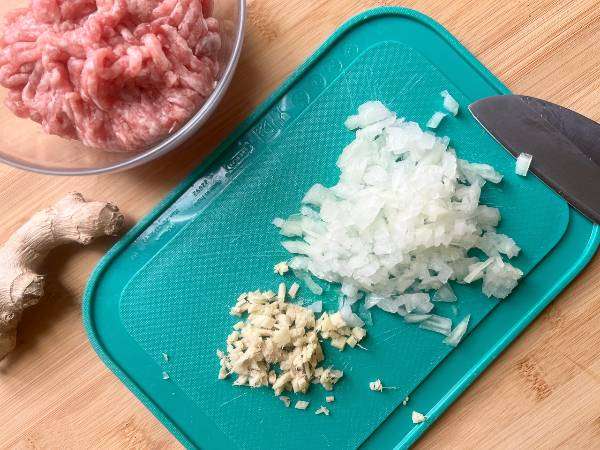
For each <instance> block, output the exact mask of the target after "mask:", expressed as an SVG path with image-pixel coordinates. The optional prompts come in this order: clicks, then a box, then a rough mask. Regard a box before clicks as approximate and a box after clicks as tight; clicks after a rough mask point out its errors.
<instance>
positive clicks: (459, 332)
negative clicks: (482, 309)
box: [444, 314, 471, 347]
mask: <svg viewBox="0 0 600 450" xmlns="http://www.w3.org/2000/svg"><path fill="white" fill-rule="evenodd" d="M469 319H471V315H470V314H469V315H467V316H465V318H464V319H463V320H461V321H460V322H459V323H458V325H456V326H455V327H454V329H453V330H452V331H450V334H449V335H448V336H446V338H445V339H444V344H448V345H451V346H452V347H456V346H457V345H458V343H459V342H460V341H461V339H462V338H463V336H464V335H465V332H466V331H467V327H468V326H469Z"/></svg>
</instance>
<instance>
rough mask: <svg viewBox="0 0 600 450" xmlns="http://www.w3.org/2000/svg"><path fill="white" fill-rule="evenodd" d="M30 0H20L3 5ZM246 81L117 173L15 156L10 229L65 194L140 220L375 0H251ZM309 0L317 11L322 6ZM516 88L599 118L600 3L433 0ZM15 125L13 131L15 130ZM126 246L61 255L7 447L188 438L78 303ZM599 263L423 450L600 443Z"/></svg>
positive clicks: (26, 344)
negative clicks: (133, 381) (107, 362)
mask: <svg viewBox="0 0 600 450" xmlns="http://www.w3.org/2000/svg"><path fill="white" fill-rule="evenodd" d="M23 3H25V1H24V0H23V1H8V2H2V4H1V5H0V13H3V12H5V11H7V10H8V9H11V8H13V7H14V6H17V5H20V4H23ZM248 4H249V17H248V30H247V35H246V42H245V49H244V53H243V56H242V59H241V62H240V65H239V69H238V71H237V75H236V77H235V79H234V81H233V85H232V88H231V90H230V91H229V93H228V94H227V95H226V98H225V100H224V102H223V103H222V105H221V106H220V107H219V110H218V113H217V115H216V116H215V117H214V120H213V121H212V122H211V123H210V124H209V125H208V126H207V127H206V128H205V129H204V130H203V131H202V132H201V133H200V134H199V136H198V139H197V140H195V143H194V144H189V145H188V146H187V147H186V148H181V149H179V150H178V151H175V152H173V153H172V154H170V155H168V156H166V157H164V158H162V159H160V160H159V161H156V162H153V163H151V164H149V165H146V166H144V167H141V168H138V169H135V170H132V171H129V172H126V173H120V174H115V175H103V176H95V177H85V178H77V177H73V178H55V177H47V176H42V175H35V174H31V173H25V172H22V171H19V170H16V169H12V168H8V167H4V166H2V167H0V204H1V205H2V214H1V215H0V240H4V239H5V238H6V237H7V236H8V235H9V234H10V233H11V232H12V231H13V230H14V229H15V228H16V227H17V226H18V225H19V224H20V223H22V222H23V221H24V220H25V219H26V218H27V217H28V216H29V215H30V214H31V213H32V212H34V211H35V210H37V209H39V208H41V207H43V206H46V205H48V204H50V203H52V202H53V201H54V200H56V199H57V198H59V197H60V196H62V195H63V194H64V193H65V192H68V191H71V190H79V191H81V192H83V193H84V194H85V195H86V196H88V197H90V198H96V199H108V200H111V201H114V202H115V203H117V204H118V205H120V206H121V207H122V209H123V210H124V211H125V213H126V214H127V216H128V219H129V221H130V222H131V223H133V222H134V221H136V220H138V219H140V218H141V217H142V216H143V215H144V214H146V213H147V212H148V211H149V210H150V209H151V208H152V206H153V205H154V204H155V203H156V202H157V201H159V200H160V199H161V198H162V197H163V196H164V195H165V194H166V193H167V192H168V191H169V190H170V189H171V188H172V187H174V186H175V185H176V184H177V183H178V182H179V181H180V180H181V179H182V178H183V177H184V176H185V174H186V173H188V172H189V171H190V170H191V169H192V168H193V167H194V166H196V165H197V164H198V163H199V162H200V161H201V160H202V159H203V158H204V157H205V156H206V154H208V153H209V152H210V150H211V149H213V148H214V147H215V146H216V145H217V144H218V143H219V142H220V141H221V140H222V139H223V138H224V137H225V136H226V135H227V134H228V133H229V132H230V131H231V130H232V129H233V128H234V127H235V125H236V124H237V123H238V122H239V121H240V120H241V119H243V118H244V117H245V116H246V115H248V114H249V113H250V112H251V111H252V109H253V108H254V107H255V106H256V105H258V104H259V103H260V102H261V101H262V100H263V99H264V98H265V97H266V96H267V95H268V94H269V93H270V92H271V91H272V90H273V89H274V88H275V87H276V86H277V85H278V84H279V83H280V82H281V81H282V80H283V79H285V77H286V76H287V75H288V74H289V73H291V71H292V70H293V69H294V68H295V67H296V66H297V65H298V64H299V63H301V62H302V61H303V60H304V59H305V58H306V57H307V56H308V55H310V53H312V51H313V50H314V49H315V48H316V47H318V45H319V44H320V43H321V42H322V41H323V40H324V39H325V38H326V37H327V36H328V35H329V34H330V33H331V32H333V31H334V30H335V29H336V28H337V27H338V26H339V25H340V24H341V23H343V22H344V21H345V20H346V19H348V18H349V17H350V16H352V15H354V14H356V13H358V12H360V11H362V10H364V9H367V8H370V7H373V6H378V5H382V4H386V5H391V4H397V3H396V2H393V1H384V2H377V1H369V0H312V1H311V2H306V1H301V0H286V1H283V0H248ZM308 5H310V6H308ZM403 5H404V6H408V7H411V8H415V9H418V10H421V11H422V12H424V13H426V14H428V15H430V16H431V17H433V18H434V19H436V20H438V21H439V22H441V23H442V24H443V25H444V26H445V27H446V28H448V29H449V30H450V32H452V33H453V34H454V35H455V36H457V37H458V38H459V39H460V40H461V41H462V42H463V43H464V44H465V45H466V46H467V48H469V49H470V50H471V51H472V52H473V53H474V54H475V55H476V56H477V57H478V58H479V59H480V60H481V61H482V62H483V63H484V64H485V65H486V66H487V67H488V68H490V69H491V71H492V72H493V73H495V74H496V75H498V76H499V78H500V79H501V80H502V81H503V82H505V83H506V84H507V85H508V86H509V88H510V89H511V90H513V91H514V92H517V93H527V94H530V95H533V96H537V97H542V98H546V99H548V100H551V101H554V102H557V103H560V104H563V105H565V106H568V107H571V108H573V109H575V110H577V111H579V112H581V113H583V114H585V115H587V116H589V117H591V118H592V119H595V120H600V96H599V95H598V92H600V4H599V3H598V2H597V0H575V1H573V0H531V1H529V0H506V1H503V2H497V1H495V0H477V1H474V0H457V1H453V2H447V1H445V0H421V1H407V2H405V3H404V4H403ZM0 132H1V131H0ZM110 244H111V242H109V241H104V242H100V243H98V244H95V245H94V246H92V247H90V248H86V249H82V250H79V249H73V248H67V249H63V250H60V251H58V252H56V253H54V254H53V255H52V257H51V258H50V260H49V261H48V264H47V269H48V273H49V283H48V287H47V295H46V297H45V299H44V300H43V301H42V303H41V304H40V305H39V306H38V307H37V308H35V309H33V310H31V311H28V312H27V313H26V315H25V318H24V321H23V323H22V325H21V327H20V330H19V333H20V334H19V347H18V350H17V351H16V352H15V353H14V354H13V355H12V356H11V357H10V358H9V360H8V361H6V362H5V364H2V365H1V366H0V447H1V448H27V449H34V448H35V449H37V448H63V449H69V448H161V449H162V448H180V446H179V444H178V443H177V442H176V441H175V440H174V438H173V437H171V436H170V434H169V433H168V432H167V431H166V430H165V428H164V427H163V426H162V425H161V424H160V423H159V422H158V421H157V420H156V419H154V417H153V416H152V415H151V414H150V413H149V412H148V411H147V410H146V409H145V408H144V407H143V406H142V405H141V404H140V403H139V401H138V400H137V399H136V398H135V397H134V396H133V395H132V394H130V393H129V391H128V390H127V389H126V388H125V387H124V386H122V385H121V383H120V382H119V381H118V380H117V379H116V378H115V377H114V376H113V375H112V374H111V373H110V372H109V371H108V370H107V369H106V368H105V367H104V365H103V364H102V363H101V362H100V360H99V359H98V358H97V357H96V355H95V354H94V352H93V350H92V349H91V347H90V346H89V345H88V343H87V340H86V338H85V334H84V331H83V327H82V325H81V320H80V310H79V299H80V298H81V294H82V291H83V288H84V286H85V282H86V280H87V277H88V275H89V273H90V271H91V269H92V267H93V266H94V264H95V263H96V261H97V260H98V258H99V257H100V256H101V254H102V253H103V252H104V251H105V250H106V249H107V248H108V247H109V246H110ZM599 299H600V258H599V257H596V258H595V259H594V260H593V262H592V263H591V265H590V266H589V267H588V268H587V269H586V270H585V271H584V273H583V274H582V275H581V276H580V277H579V278H578V279H577V280H576V281H575V282H574V283H573V284H572V285H571V286H570V287H569V288H568V289H567V290H566V291H565V292H564V293H563V294H562V295H561V296H560V297H559V298H558V299H557V300H556V301H555V302H554V303H553V304H552V305H551V306H550V307H549V308H548V309H547V310H546V311H545V312H544V313H543V314H542V315H541V316H540V317H539V318H538V319H537V320H536V321H535V322H534V323H533V325H532V326H531V327H529V329H528V330H527V331H526V332H525V333H524V334H523V335H522V336H521V337H520V338H519V339H518V340H517V341H516V342H515V343H514V344H513V345H511V347H510V348H509V349H508V350H507V351H506V352H505V353H504V354H503V355H502V356H501V357H500V358H499V359H498V360H497V361H496V362H495V363H494V364H493V365H492V366H491V367H490V368H489V369H488V370H487V371H486V372H485V373H484V374H483V375H482V376H481V377H480V378H479V379H478V380H477V381H476V382H475V383H474V384H473V385H472V387H471V388H470V389H469V390H468V391H467V392H466V393H465V394H464V395H463V396H462V397H461V398H460V399H459V400H458V401H457V402H456V403H455V404H454V405H453V406H452V407H451V408H450V409H449V410H448V412H447V413H446V414H445V415H444V416H443V417H442V418H441V419H440V420H439V421H438V422H437V423H436V424H435V425H434V426H433V427H432V428H431V430H430V431H429V432H428V433H427V434H426V435H425V437H424V438H423V439H421V441H420V442H419V443H418V444H417V448H428V449H429V448H434V449H438V448H439V449H441V448H506V449H514V448H593V447H596V448H598V446H599V445H600V321H598V317H599V316H600V301H598V300H599Z"/></svg>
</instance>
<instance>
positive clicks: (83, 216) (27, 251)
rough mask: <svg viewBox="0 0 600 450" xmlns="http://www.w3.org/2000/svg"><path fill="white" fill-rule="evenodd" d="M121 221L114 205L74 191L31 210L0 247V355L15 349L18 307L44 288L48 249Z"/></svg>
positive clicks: (112, 230) (112, 229)
mask: <svg viewBox="0 0 600 450" xmlns="http://www.w3.org/2000/svg"><path fill="white" fill-rule="evenodd" d="M123 220H124V219H123V215H122V214H121V213H120V212H119V209H118V208H117V207H116V206H114V205H111V204H110V203H106V202H86V201H85V200H84V198H83V196H82V195H81V194H79V193H76V192H74V193H71V194H68V195H67V196H65V197H64V198H62V199H61V200H59V201H58V202H57V203H56V204H55V205H54V206H52V207H50V208H48V209H44V210H43V211H40V212H38V213H36V214H35V215H34V216H33V217H31V219H29V220H28V221H27V222H26V223H24V224H23V225H22V226H21V227H20V228H19V229H18V230H17V231H16V232H15V233H14V234H13V235H12V236H11V237H10V238H9V239H8V240H7V241H6V242H5V243H4V245H2V247H0V360H2V359H3V358H4V357H5V356H6V355H7V354H8V353H10V352H11V351H12V350H13V349H14V348H15V345H16V340H17V325H18V324H19V321H20V320H21V315H22V313H23V310H25V309H26V308H28V307H30V306H33V305H35V304H36V303H37V302H38V301H39V299H40V297H41V296H42V295H43V293H44V276H43V275H40V274H38V273H37V271H38V270H39V266H40V265H41V263H42V262H43V260H44V258H45V257H46V255H47V254H48V253H49V252H50V250H52V249H53V248H55V247H58V246H59V245H63V244H67V243H70V242H77V243H80V244H89V243H90V242H91V241H92V240H93V239H94V238H96V237H99V236H107V235H115V234H117V233H118V232H119V231H120V230H121V228H122V226H123Z"/></svg>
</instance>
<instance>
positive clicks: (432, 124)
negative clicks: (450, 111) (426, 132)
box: [426, 111, 447, 130]
mask: <svg viewBox="0 0 600 450" xmlns="http://www.w3.org/2000/svg"><path fill="white" fill-rule="evenodd" d="M446 116H447V114H446V113H443V112H439V111H436V112H434V113H433V115H432V116H431V118H430V119H429V120H428V121H427V125H426V126H427V128H431V129H433V130H434V129H436V128H437V127H438V126H439V125H440V123H441V122H442V120H443V119H444V117H446Z"/></svg>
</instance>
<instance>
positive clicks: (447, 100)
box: [440, 90, 459, 116]
mask: <svg viewBox="0 0 600 450" xmlns="http://www.w3.org/2000/svg"><path fill="white" fill-rule="evenodd" d="M440 95H441V96H442V97H443V98H444V108H445V109H446V111H448V112H450V113H452V115H453V116H456V115H457V114H458V108H459V104H458V102H457V101H456V100H454V97H452V96H451V95H450V92H448V91H447V90H443V91H442V92H440Z"/></svg>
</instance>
